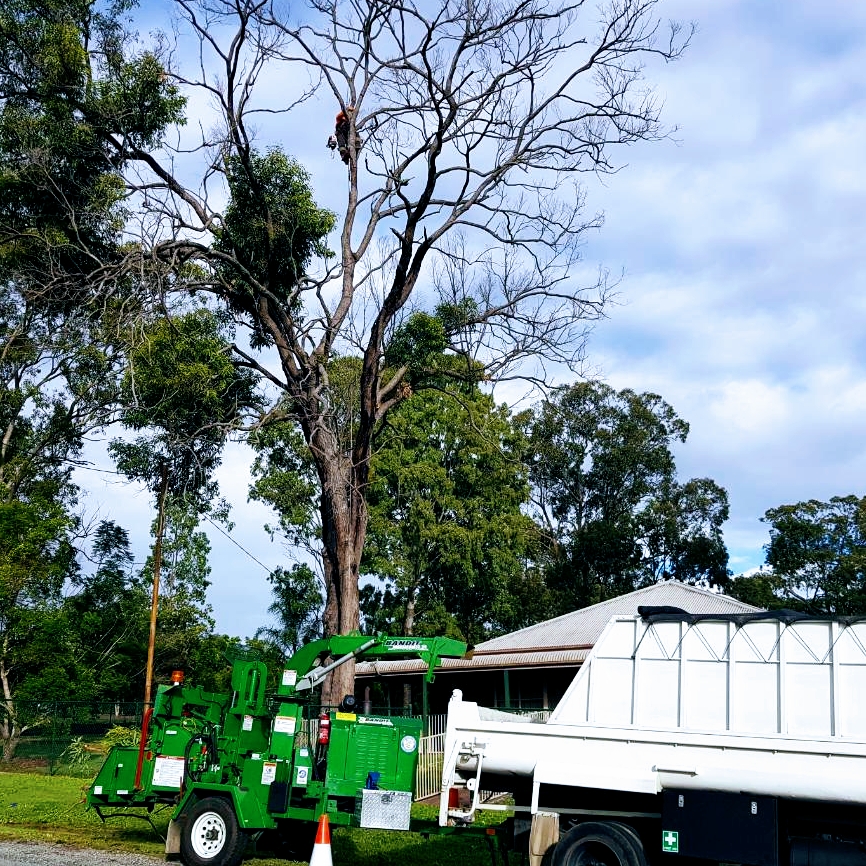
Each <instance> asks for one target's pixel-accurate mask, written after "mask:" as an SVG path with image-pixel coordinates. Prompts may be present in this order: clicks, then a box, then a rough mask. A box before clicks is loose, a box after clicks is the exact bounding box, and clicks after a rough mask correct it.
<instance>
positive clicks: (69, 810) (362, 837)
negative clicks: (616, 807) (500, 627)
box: [0, 772, 490, 866]
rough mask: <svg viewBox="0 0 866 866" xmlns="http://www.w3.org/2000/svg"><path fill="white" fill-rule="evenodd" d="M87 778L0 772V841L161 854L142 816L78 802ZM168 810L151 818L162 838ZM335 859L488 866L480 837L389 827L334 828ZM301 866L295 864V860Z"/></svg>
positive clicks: (420, 811)
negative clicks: (106, 816) (102, 816)
mask: <svg viewBox="0 0 866 866" xmlns="http://www.w3.org/2000/svg"><path fill="white" fill-rule="evenodd" d="M88 784H89V783H88V782H87V781H84V780H82V779H78V778H71V777H68V776H48V775H36V774H32V773H2V772H0V839H5V840H12V839H15V840H21V841H27V842H56V843H60V844H64V845H72V846H74V847H79V848H99V849H104V850H113V851H130V852H135V853H137V854H149V855H151V856H153V857H160V858H161V857H163V853H164V850H165V847H164V844H163V842H162V840H161V839H159V838H157V836H156V835H155V833H154V831H153V829H152V828H151V827H150V826H149V825H148V824H147V823H146V822H145V821H143V820H140V819H135V818H131V817H127V816H123V817H119V818H111V819H110V820H109V821H108V822H107V823H105V824H103V823H102V822H101V821H100V820H99V817H98V816H97V815H96V813H95V812H94V811H93V810H88V809H86V807H85V805H84V792H85V790H86V789H87V786H88ZM170 814H171V810H170V809H167V810H165V811H163V812H161V813H159V814H154V815H152V816H151V818H152V820H153V823H154V825H155V826H156V828H157V829H158V830H159V832H160V833H162V834H163V835H164V834H165V829H166V827H167V825H168V819H169V816H170ZM412 814H413V816H414V817H416V818H425V819H430V818H432V817H434V816H435V814H436V809H435V807H431V806H417V805H416V806H414V807H413V809H412ZM331 845H332V852H333V859H334V862H335V863H351V864H353V866H409V864H411V866H440V864H441V866H449V864H454V866H488V864H489V863H490V858H489V854H488V849H487V844H486V842H485V840H484V839H483V838H479V837H471V838H469V837H460V836H448V837H443V838H438V837H435V836H431V837H430V838H429V839H425V838H424V837H422V836H421V835H419V834H418V833H402V832H399V831H387V830H360V829H354V828H352V829H347V828H339V829H335V830H334V831H333V833H332V840H331ZM244 862H245V864H249V866H290V864H293V863H298V861H291V860H283V859H278V858H274V857H270V856H265V855H264V853H263V854H262V856H255V857H250V858H249V859H247V860H245V861H244ZM298 866H301V863H299V864H298Z"/></svg>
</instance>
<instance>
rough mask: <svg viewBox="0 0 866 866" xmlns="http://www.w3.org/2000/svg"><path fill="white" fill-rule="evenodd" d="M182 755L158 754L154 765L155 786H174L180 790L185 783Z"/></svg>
mask: <svg viewBox="0 0 866 866" xmlns="http://www.w3.org/2000/svg"><path fill="white" fill-rule="evenodd" d="M183 766H184V760H183V758H182V757H170V756H168V755H157V756H156V762H155V764H154V767H153V785H154V787H155V788H174V789H175V790H178V789H179V788H180V786H181V784H182V783H183Z"/></svg>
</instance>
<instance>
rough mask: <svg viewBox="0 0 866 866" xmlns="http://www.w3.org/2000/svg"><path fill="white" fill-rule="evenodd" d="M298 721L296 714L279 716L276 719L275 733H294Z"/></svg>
mask: <svg viewBox="0 0 866 866" xmlns="http://www.w3.org/2000/svg"><path fill="white" fill-rule="evenodd" d="M297 721H298V720H297V719H296V718H295V717H294V716H277V717H276V718H275V719H274V733H275V734H294V733H295V727H296V725H297Z"/></svg>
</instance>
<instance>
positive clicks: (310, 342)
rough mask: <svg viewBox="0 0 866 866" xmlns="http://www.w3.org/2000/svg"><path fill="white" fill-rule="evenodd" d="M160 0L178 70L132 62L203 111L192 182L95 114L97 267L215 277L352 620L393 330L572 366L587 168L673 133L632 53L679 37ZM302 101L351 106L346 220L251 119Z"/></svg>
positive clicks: (566, 16) (665, 46)
mask: <svg viewBox="0 0 866 866" xmlns="http://www.w3.org/2000/svg"><path fill="white" fill-rule="evenodd" d="M174 6H175V9H176V10H177V11H178V12H179V14H180V15H181V17H182V19H183V21H182V23H181V27H180V29H181V30H184V31H186V32H190V33H192V34H194V36H197V37H198V39H199V43H200V51H199V52H196V53H197V57H198V60H197V61H196V63H195V65H194V68H191V69H187V68H183V67H180V66H177V67H170V68H169V70H168V72H169V75H168V76H162V77H160V76H158V77H157V80H156V82H154V81H153V80H152V79H150V78H148V79H146V81H143V80H142V79H140V78H139V79H136V78H134V76H132V78H133V79H134V80H135V81H139V80H142V81H143V83H146V84H148V85H149V86H150V87H151V90H150V91H146V92H145V89H144V87H142V88H140V90H141V91H142V92H143V93H151V94H152V95H153V96H154V99H155V102H157V103H158V106H161V107H162V108H166V107H168V108H170V109H171V110H175V109H174V106H173V105H168V104H167V103H166V102H165V100H164V99H163V97H164V96H166V95H167V94H166V90H165V87H166V86H167V85H170V86H172V87H174V86H178V87H183V88H185V92H192V91H193V90H195V89H196V88H198V89H199V90H200V91H201V92H202V93H203V95H205V96H207V97H208V100H209V101H210V104H212V105H214V106H215V110H216V112H217V116H216V117H212V118H206V119H202V122H201V123H200V128H201V129H202V130H206V131H207V132H206V133H205V135H204V136H203V139H202V140H201V142H200V147H199V150H198V155H199V156H200V157H201V163H200V170H199V171H198V175H197V179H194V180H192V181H191V182H190V180H189V179H190V177H191V173H190V168H189V167H190V164H191V163H190V154H189V151H190V150H191V149H194V146H193V142H192V141H191V139H190V137H189V136H186V137H185V138H183V140H181V141H179V142H178V149H179V150H180V151H182V152H183V153H182V155H181V154H178V155H177V156H178V158H177V159H175V154H173V153H172V152H171V148H169V147H168V145H167V143H166V142H165V141H162V142H161V146H159V147H155V146H154V145H153V144H152V143H151V142H148V141H146V140H144V138H143V137H141V136H138V137H136V136H135V135H130V134H127V132H126V130H125V129H123V128H121V127H119V126H110V125H109V126H106V127H101V128H106V129H107V132H106V135H105V140H106V142H107V143H108V146H109V149H110V150H111V153H112V158H113V159H114V160H115V161H116V162H117V164H118V165H119V166H120V173H121V174H122V175H123V178H124V183H125V190H126V193H127V195H128V196H129V197H130V198H129V201H130V202H131V203H132V202H134V205H135V206H134V208H131V209H130V212H129V215H130V220H129V221H128V229H129V231H130V232H131V234H133V235H134V236H135V239H136V242H135V243H134V244H131V245H130V246H129V247H128V248H127V250H126V253H127V255H126V257H125V259H124V261H123V262H122V264H121V266H120V267H113V265H114V263H113V262H111V263H109V264H111V265H112V267H103V266H100V267H98V268H95V269H94V277H95V281H94V285H97V286H99V287H100V288H103V287H104V288H105V289H106V290H107V288H108V287H109V286H110V285H111V284H112V282H113V281H120V282H122V281H123V280H124V279H126V278H127V275H128V274H130V273H134V274H141V273H143V272H146V273H147V275H148V279H149V280H159V281H161V282H162V288H163V289H164V290H165V291H181V292H189V291H202V292H208V293H210V294H212V295H213V296H215V297H217V298H219V299H220V300H221V301H222V302H223V303H225V305H226V307H227V308H228V309H230V310H232V311H233V313H234V314H235V316H236V317H237V320H238V322H239V323H242V324H243V325H245V326H247V327H248V328H249V330H250V337H251V339H250V343H249V345H248V346H247V345H240V344H239V343H240V341H238V342H236V344H235V353H236V358H237V359H238V361H239V362H240V363H241V364H244V365H246V366H248V367H249V368H251V369H253V370H255V371H257V372H258V374H259V375H260V376H261V377H262V378H263V379H265V380H267V381H269V382H270V383H271V384H272V385H274V386H275V387H276V388H277V389H278V390H279V391H281V392H282V394H283V396H284V399H282V400H281V401H280V414H281V415H282V416H283V417H287V418H289V419H291V420H292V421H293V422H294V423H295V424H296V425H297V426H298V428H299V430H300V431H301V434H302V435H303V437H304V440H305V442H306V443H307V446H308V448H309V451H310V454H311V458H312V460H313V463H314V467H315V472H316V479H317V483H318V486H319V490H320V494H319V496H320V500H319V510H320V521H321V546H322V551H321V552H322V561H323V570H324V575H325V582H326V587H327V593H328V605H327V607H326V614H325V627H326V629H327V631H328V632H337V631H346V630H348V629H352V628H355V627H356V626H357V625H358V615H359V610H358V577H359V566H360V561H361V555H362V550H363V544H364V538H365V533H366V524H367V504H366V491H367V486H368V482H369V473H370V460H371V448H372V441H373V436H374V433H375V430H376V428H377V426H378V425H379V424H381V422H382V421H383V419H384V418H385V416H386V414H387V413H388V411H389V410H390V409H391V408H393V407H394V406H396V405H397V404H398V403H399V402H400V401H401V400H403V399H404V398H405V397H406V396H407V395H408V394H409V393H410V392H411V385H410V383H409V381H408V378H409V373H410V366H409V364H408V363H404V364H400V365H397V366H390V365H388V364H386V363H385V353H386V348H387V346H388V344H389V341H390V340H391V338H392V337H393V336H394V334H395V331H398V330H399V329H400V328H401V327H402V326H404V325H406V324H408V322H407V321H406V320H407V318H408V317H409V316H410V314H411V313H413V312H415V311H417V310H421V309H422V308H426V310H427V312H428V313H430V314H431V317H430V318H431V319H435V320H436V323H438V324H437V329H438V332H437V333H436V334H428V335H427V336H434V337H435V338H436V339H437V340H438V341H439V343H440V347H439V350H440V351H448V352H451V353H452V354H454V355H455V357H458V358H460V359H462V360H463V362H464V370H465V374H464V375H465V376H466V377H468V378H470V379H471V378H472V377H473V376H475V375H477V369H478V365H481V367H482V368H483V376H484V377H485V378H486V379H488V380H494V379H502V378H506V377H508V376H512V375H516V371H517V370H518V369H520V368H521V365H522V364H523V363H524V362H526V361H527V360H530V361H532V360H534V361H535V362H536V363H534V364H532V365H530V366H531V369H530V370H528V371H525V370H524V371H523V372H524V373H525V374H526V375H529V376H530V377H532V378H534V379H535V380H536V381H538V380H543V379H544V378H545V377H546V370H547V368H548V366H549V365H558V366H559V367H560V369H561V368H562V367H563V366H565V367H577V366H579V365H580V364H581V361H582V358H583V350H584V337H585V331H586V327H587V323H588V322H590V321H592V320H593V319H595V318H596V317H597V316H599V315H600V314H601V312H602V310H603V307H604V302H605V300H606V296H607V286H606V282H605V280H604V278H603V277H602V278H591V279H586V280H581V279H580V276H579V274H580V273H581V271H580V270H579V269H578V268H577V263H578V250H579V246H580V243H581V241H582V239H583V238H584V236H585V234H586V232H587V231H589V230H591V229H594V228H596V227H597V226H598V225H599V224H600V217H599V216H598V215H597V214H596V213H587V212H586V211H585V208H584V202H585V188H584V186H583V184H582V180H581V179H582V177H583V176H584V175H586V174H594V173H595V174H597V173H605V172H608V171H613V170H615V169H616V168H617V167H618V166H617V159H616V156H615V152H616V151H617V150H618V149H619V148H621V147H623V146H626V145H630V144H633V143H636V142H639V141H645V140H652V139H657V138H659V137H661V136H663V135H664V134H665V130H664V129H663V127H662V125H661V123H660V119H659V104H658V103H657V101H656V100H655V98H654V96H653V94H652V92H651V88H648V87H647V85H646V82H645V81H644V76H643V68H644V65H645V64H646V63H647V62H648V61H651V60H659V61H666V60H672V59H675V58H677V57H678V56H679V55H680V53H681V51H682V50H683V48H684V46H685V44H686V43H687V41H688V36H689V33H688V31H687V30H686V31H683V30H681V28H680V27H679V26H678V25H673V26H672V27H671V28H670V29H669V30H667V31H666V30H665V29H664V28H663V27H662V26H661V25H660V24H659V21H658V19H657V17H656V14H655V3H654V2H653V0H615V2H613V3H610V4H607V5H605V6H603V7H601V8H600V9H596V8H595V7H592V8H590V7H588V6H587V5H586V4H585V3H583V2H582V0H557V2H555V3H553V4H551V3H546V2H541V0H528V2H513V0H507V2H504V3H500V4H477V3H474V2H466V0H444V2H442V3H439V4H435V6H431V5H429V4H421V3H418V4H416V3H414V2H412V0H398V2H394V0H362V2H360V3H354V4H346V3H338V2H337V0H315V2H311V3H310V4H309V6H308V7H305V8H303V9H302V10H296V7H294V6H290V5H289V4H288V3H287V2H285V0H175V3H174ZM85 48H86V46H85ZM183 53H184V54H188V52H183ZM166 57H167V58H168V55H166ZM156 65H157V66H158V63H157V64H156ZM127 78H129V76H128V77H127ZM166 78H167V83H166V80H165V79H166ZM266 79H269V80H271V81H273V80H278V81H280V82H289V86H288V87H282V88H281V89H280V90H279V103H277V102H274V101H273V99H271V101H270V102H268V98H269V97H268V94H269V93H271V94H272V93H273V92H274V89H273V88H268V87H267V86H265V87H262V88H261V95H259V86H260V85H261V84H263V83H265V84H266ZM97 80H99V81H102V82H106V81H108V80H109V79H107V78H102V79H100V78H99V77H98V76H97ZM126 81H127V79H124V78H123V76H120V79H119V82H120V83H119V84H117V85H112V86H114V87H115V88H120V89H121V90H122V89H123V88H124V87H127V84H126ZM299 82H309V87H308V89H307V90H305V91H304V90H303V89H301V90H298V89H297V86H298V83H299ZM106 86H107V85H106ZM301 87H303V85H301ZM160 88H162V89H160ZM127 89H129V88H128V87H127ZM124 92H125V91H124ZM168 95H171V94H168ZM314 98H315V99H318V100H319V104H321V100H322V99H324V100H326V103H325V104H327V105H328V106H329V107H328V109H327V110H328V111H332V110H337V109H339V110H341V111H342V112H343V113H344V114H345V115H346V117H347V119H348V129H347V130H345V136H346V137H345V150H346V159H347V164H346V168H345V169H342V168H338V170H339V171H341V172H342V171H345V177H346V184H345V194H344V197H343V199H342V201H341V202H340V204H339V206H338V207H337V208H335V210H338V211H339V217H336V216H335V215H334V214H332V213H331V211H329V210H325V209H320V208H318V207H317V206H316V205H315V204H314V203H313V201H312V197H311V196H310V195H309V194H306V195H305V194H304V191H303V189H302V187H303V186H304V185H305V184H306V183H307V178H306V177H304V175H303V172H302V171H301V170H300V169H299V168H298V167H297V166H296V165H293V164H292V163H291V161H290V160H288V158H287V157H285V156H284V155H283V153H282V152H280V151H279V150H272V151H270V152H268V151H267V150H265V151H263V150H262V149H261V148H258V149H257V147H256V146H255V142H254V141H253V138H252V133H251V129H252V127H253V125H254V122H255V121H256V120H257V119H258V118H261V117H264V116H265V115H264V114H263V113H261V112H267V113H270V114H274V113H282V112H286V113H291V112H293V113H294V116H295V117H298V118H299V120H298V121H297V122H295V123H294V124H292V125H289V121H286V123H285V125H284V127H283V128H284V129H292V130H295V131H297V130H306V129H309V115H304V114H303V112H304V111H306V110H307V108H308V106H309V105H311V104H313V103H312V102H311V100H312V99H314ZM161 100H162V101H161ZM202 102H203V100H198V104H201V103H202ZM139 104H140V106H141V107H142V108H143V109H144V108H145V103H144V101H143V100H142V101H141V102H140V103H139ZM256 112H259V114H256ZM116 116H117V115H116V114H115V115H112V119H113V118H114V117H116ZM157 116H159V117H163V116H164V115H157ZM157 125H158V124H157ZM181 167H182V172H181ZM219 183H222V184H223V189H225V190H227V191H228V193H229V196H230V198H229V203H228V205H227V206H226V207H221V205H220V202H221V201H223V200H224V197H223V195H222V194H221V192H220V193H218V191H217V190H216V188H215V185H217V184H219ZM332 226H334V227H335V228H336V235H337V243H336V244H335V246H336V250H335V252H336V255H334V256H331V255H329V252H330V251H329V250H328V249H327V246H326V243H325V240H326V236H327V234H328V233H329V231H330V229H331V227H332ZM407 333H410V332H407ZM414 336H415V335H413V334H411V333H410V337H412V338H414ZM335 352H337V353H342V354H355V355H357V356H358V357H359V358H360V359H361V374H360V378H359V382H358V389H357V394H356V399H355V400H354V401H353V405H354V407H355V411H356V423H355V424H354V426H353V435H352V437H351V441H350V442H348V443H347V442H346V441H345V440H344V437H343V436H342V435H341V431H340V430H338V429H337V428H336V426H335V425H336V424H337V423H338V421H337V420H336V419H335V414H334V410H333V405H334V400H333V399H332V395H331V382H330V375H329V362H330V360H331V358H332V357H333V355H334V353H335ZM409 360H411V361H412V362H417V361H418V360H419V359H418V357H417V356H416V355H414V354H412V355H411V358H410V359H409ZM341 677H343V678H345V681H344V680H343V679H341ZM349 677H351V671H350V670H349V669H348V666H346V668H345V670H344V672H343V673H341V675H340V677H336V678H335V679H334V680H333V681H332V684H331V686H329V688H332V689H333V691H334V695H335V696H336V695H339V693H340V692H342V691H344V690H345V689H346V688H347V686H348V682H347V680H348V678H349Z"/></svg>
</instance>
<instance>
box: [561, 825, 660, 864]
mask: <svg viewBox="0 0 866 866" xmlns="http://www.w3.org/2000/svg"><path fill="white" fill-rule="evenodd" d="M551 866H646V858H645V857H644V852H643V845H642V844H641V842H640V838H639V837H638V835H637V833H635V832H633V831H631V829H630V828H628V827H625V826H624V825H622V824H617V823H613V822H608V821H587V822H585V823H583V824H578V825H577V826H576V827H573V828H572V829H571V830H569V831H568V833H566V834H565V836H563V837H562V839H561V840H560V841H559V844H558V845H556V847H555V848H554V850H553V858H552V861H551Z"/></svg>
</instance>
